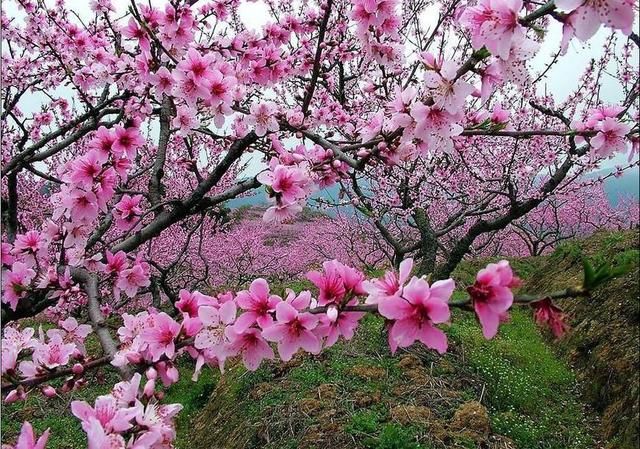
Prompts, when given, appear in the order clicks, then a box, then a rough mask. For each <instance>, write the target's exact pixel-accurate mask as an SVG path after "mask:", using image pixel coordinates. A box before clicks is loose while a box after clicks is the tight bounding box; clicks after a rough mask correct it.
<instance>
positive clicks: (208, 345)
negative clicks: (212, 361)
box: [193, 301, 236, 360]
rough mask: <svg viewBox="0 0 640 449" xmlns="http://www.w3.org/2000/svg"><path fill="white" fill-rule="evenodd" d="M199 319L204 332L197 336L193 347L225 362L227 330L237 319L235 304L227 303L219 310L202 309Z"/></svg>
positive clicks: (211, 308)
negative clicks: (206, 351)
mask: <svg viewBox="0 0 640 449" xmlns="http://www.w3.org/2000/svg"><path fill="white" fill-rule="evenodd" d="M198 318H200V321H201V322H202V330H200V331H199V332H198V334H197V335H196V338H195V340H194V344H193V346H194V347H195V348H196V349H205V350H208V351H209V355H212V356H214V357H216V358H217V359H219V360H224V359H225V358H226V356H227V351H226V347H225V346H224V344H225V343H226V341H225V339H224V337H225V329H226V328H227V327H228V326H230V325H231V324H233V322H234V321H235V319H236V304H235V302H233V301H229V302H226V303H224V304H222V305H221V306H220V308H219V309H218V308H216V307H212V306H203V307H200V309H199V310H198Z"/></svg>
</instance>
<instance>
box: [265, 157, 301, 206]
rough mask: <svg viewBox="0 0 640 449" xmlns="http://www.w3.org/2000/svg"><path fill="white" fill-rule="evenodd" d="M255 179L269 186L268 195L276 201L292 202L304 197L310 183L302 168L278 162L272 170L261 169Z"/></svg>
mask: <svg viewBox="0 0 640 449" xmlns="http://www.w3.org/2000/svg"><path fill="white" fill-rule="evenodd" d="M257 179H258V181H260V183H261V184H263V185H266V186H269V187H270V191H269V194H270V197H273V198H274V199H275V200H276V202H277V203H292V202H294V201H297V200H299V199H301V198H304V197H305V196H306V194H307V191H308V188H309V184H310V183H311V180H310V179H309V175H308V174H307V173H306V172H305V171H304V170H303V169H301V168H298V167H291V166H287V165H280V164H278V165H276V167H275V168H274V169H272V170H267V171H263V172H262V173H260V174H259V175H258V176H257Z"/></svg>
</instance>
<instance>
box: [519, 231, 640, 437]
mask: <svg viewBox="0 0 640 449" xmlns="http://www.w3.org/2000/svg"><path fill="white" fill-rule="evenodd" d="M584 256H586V257H588V258H590V259H591V260H593V261H594V262H595V263H596V264H597V263H598V262H600V261H607V262H609V263H613V264H614V265H615V264H619V263H629V264H630V267H631V270H630V271H629V272H628V273H627V274H626V275H623V276H620V277H619V278H617V279H615V280H613V281H611V282H610V283H608V284H606V285H604V286H601V287H599V288H597V289H596V290H595V291H594V293H593V295H592V296H591V298H586V299H584V300H581V301H572V300H565V301H563V302H561V303H560V305H561V306H562V307H563V308H564V309H565V311H567V313H569V315H570V316H571V318H572V325H573V326H574V332H572V333H570V334H569V335H568V338H566V339H564V340H563V341H562V342H561V343H560V344H559V345H557V348H558V349H559V352H560V353H561V354H562V355H563V356H566V357H568V359H569V360H570V361H571V363H572V365H573V366H574V368H575V370H576V373H577V375H578V379H579V380H580V381H581V383H582V384H583V386H584V388H583V391H584V398H585V399H586V400H587V401H588V402H589V403H591V404H592V405H593V406H594V407H595V408H596V409H597V410H598V412H599V413H600V414H601V415H602V425H601V426H600V429H599V430H600V432H601V433H602V434H603V435H604V436H605V438H607V439H608V440H610V442H609V443H610V444H609V446H608V447H611V448H616V449H635V448H637V447H640V423H639V422H638V413H640V401H639V397H640V378H639V377H638V371H639V370H640V358H639V357H638V348H639V347H640V298H639V286H638V284H639V279H640V271H639V265H640V264H639V262H640V260H639V256H640V253H639V251H638V232H637V231H627V232H600V233H597V234H595V235H594V236H592V237H590V238H588V239H586V240H584V241H571V242H568V243H567V244H565V245H563V246H561V247H559V248H558V249H557V250H556V251H555V253H554V254H553V255H552V256H550V257H549V258H547V261H546V263H545V264H543V265H542V266H541V267H540V268H539V270H537V271H536V273H535V274H534V276H532V277H531V278H530V279H529V280H528V282H527V285H526V287H527V289H528V290H530V291H534V292H535V291H544V290H546V289H549V288H552V289H553V288H559V287H561V286H563V285H567V283H575V284H578V283H579V282H580V280H581V277H582V266H581V259H582V257H584Z"/></svg>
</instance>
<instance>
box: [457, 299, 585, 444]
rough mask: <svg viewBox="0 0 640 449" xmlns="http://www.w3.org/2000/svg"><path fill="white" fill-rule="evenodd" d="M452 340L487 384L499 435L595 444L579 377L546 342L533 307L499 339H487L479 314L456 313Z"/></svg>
mask: <svg viewBox="0 0 640 449" xmlns="http://www.w3.org/2000/svg"><path fill="white" fill-rule="evenodd" d="M452 321H453V323H454V324H453V325H452V326H451V328H450V330H449V335H450V336H451V338H452V339H453V340H454V341H456V342H457V343H458V344H460V345H461V346H462V347H463V348H464V353H465V359H466V361H467V363H468V368H470V369H472V370H474V371H475V372H477V374H478V375H479V376H480V377H481V378H482V380H483V382H486V392H485V395H486V400H487V402H488V404H489V409H490V412H491V423H492V428H493V430H494V431H495V432H496V433H499V434H502V435H505V436H508V437H510V438H511V439H513V440H514V441H515V442H516V443H517V446H518V448H522V449H528V448H531V449H534V448H542V447H544V448H557V449H571V448H575V449H578V448H585V449H586V448H590V447H593V441H592V439H591V437H590V436H589V433H588V425H586V424H587V422H586V417H585V415H584V413H583V411H582V407H581V406H580V403H579V402H578V401H577V400H576V392H575V391H574V389H575V378H574V375H573V373H572V372H571V371H570V369H569V368H568V367H567V365H566V363H564V362H563V361H561V360H560V359H558V358H557V357H556V356H555V355H554V354H553V352H552V351H551V349H550V348H549V346H548V345H547V344H546V343H545V342H544V340H543V338H542V336H541V335H540V332H539V330H538V329H537V328H536V325H535V324H534V323H533V322H532V320H531V318H530V312H529V311H527V310H522V309H519V310H514V311H513V312H512V314H511V322H510V323H508V324H506V325H503V326H502V327H501V329H500V333H499V335H498V337H496V338H495V339H494V340H491V341H487V340H485V339H484V338H483V336H482V333H481V331H480V329H479V327H478V325H477V324H476V323H475V320H474V319H473V317H470V316H464V317H462V316H457V317H454V319H453V320H452Z"/></svg>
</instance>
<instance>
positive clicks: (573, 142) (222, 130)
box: [0, 0, 639, 449]
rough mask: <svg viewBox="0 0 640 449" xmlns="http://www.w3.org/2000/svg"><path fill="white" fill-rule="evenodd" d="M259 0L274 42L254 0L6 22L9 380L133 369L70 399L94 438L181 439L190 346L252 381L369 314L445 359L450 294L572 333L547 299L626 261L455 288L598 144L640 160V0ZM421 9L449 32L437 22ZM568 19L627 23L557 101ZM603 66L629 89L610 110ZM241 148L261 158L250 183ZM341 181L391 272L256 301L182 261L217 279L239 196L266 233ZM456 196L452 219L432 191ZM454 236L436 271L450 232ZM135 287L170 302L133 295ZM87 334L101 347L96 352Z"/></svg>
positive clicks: (64, 388)
mask: <svg viewBox="0 0 640 449" xmlns="http://www.w3.org/2000/svg"><path fill="white" fill-rule="evenodd" d="M267 3H268V6H269V8H268V10H269V13H268V14H269V17H268V18H267V19H266V21H265V22H266V23H265V24H264V25H263V26H262V27H260V28H259V29H258V30H256V31H252V30H250V29H248V28H247V27H246V26H245V25H244V24H243V22H242V21H241V20H240V16H239V8H240V7H241V6H242V2H239V1H237V0H216V1H198V0H171V1H165V2H158V4H155V2H150V3H148V2H140V3H136V2H135V1H131V2H130V3H127V2H124V1H118V2H111V1H110V0H94V1H92V2H91V5H92V14H91V15H90V17H89V18H81V17H80V16H79V15H77V14H76V13H75V12H74V11H73V9H72V8H71V7H69V8H67V7H65V4H64V1H57V2H46V1H44V0H38V1H35V0H17V1H16V2H13V3H12V5H13V9H12V10H11V11H13V12H12V13H9V12H8V11H9V10H3V12H2V16H1V24H2V39H3V53H2V105H3V108H2V113H1V117H0V119H1V124H2V125H1V126H2V209H3V210H2V213H3V215H2V219H3V231H2V237H3V240H2V278H3V287H2V288H3V295H2V326H3V338H2V393H3V397H4V401H5V402H13V401H18V400H22V399H24V398H25V397H26V396H27V395H33V394H43V395H45V396H47V397H49V396H54V395H57V394H64V393H65V392H68V391H71V390H73V389H77V388H81V387H82V386H83V384H84V383H85V382H86V381H85V380H84V375H85V373H87V372H89V371H91V370H93V369H95V368H97V367H103V366H112V367H113V368H114V369H117V370H118V372H119V373H120V375H121V376H122V378H123V380H122V382H119V383H118V384H116V385H114V387H113V390H112V392H111V394H108V395H104V396H100V397H98V398H97V399H96V400H95V403H94V404H93V405H91V404H88V403H85V402H82V401H74V402H72V403H71V412H72V413H73V414H74V415H75V416H76V417H77V418H78V419H79V420H81V422H82V426H83V429H84V430H85V431H86V432H87V435H88V447H90V448H101V449H102V448H107V447H108V448H114V447H123V448H124V447H128V448H161V447H171V444H172V441H173V439H174V437H175V428H174V425H173V418H174V417H175V415H176V414H177V413H178V412H179V410H180V408H181V406H180V405H179V404H162V403H161V401H160V398H161V396H162V395H161V394H160V391H159V390H160V388H161V384H162V385H164V386H168V385H171V384H172V383H174V382H175V381H176V380H177V377H178V371H177V369H176V367H175V361H176V358H177V357H178V356H185V357H189V358H191V359H193V360H194V362H195V369H194V379H197V376H198V373H199V372H200V371H201V369H202V368H203V366H204V365H210V366H215V367H220V368H222V367H223V366H224V363H225V361H226V360H228V359H231V358H238V359H240V360H242V362H243V363H244V365H245V366H246V367H247V369H250V370H253V369H256V368H257V367H258V366H259V365H260V364H261V362H262V361H263V360H265V359H273V358H275V357H276V354H277V356H278V357H279V358H280V359H282V360H289V359H290V358H291V357H292V356H293V355H294V354H295V353H296V352H298V351H304V352H309V353H312V354H316V353H318V352H320V351H321V350H322V349H323V348H326V347H328V346H331V345H333V344H334V343H335V342H336V341H337V340H338V339H339V338H344V339H350V338H351V337H352V336H353V334H354V332H355V330H356V328H357V325H358V322H359V320H360V319H361V318H362V316H363V314H365V313H378V314H379V315H381V316H382V317H384V319H385V320H386V322H387V324H388V335H389V345H390V348H391V350H392V351H395V350H396V349H397V348H398V347H407V346H409V345H411V344H413V343H414V342H416V341H419V342H420V343H422V344H424V345H426V346H427V347H429V348H431V349H433V350H435V351H438V352H440V353H442V352H444V351H446V349H447V337H446V334H445V333H444V332H443V330H442V328H443V326H444V325H445V324H446V323H447V322H448V321H449V319H450V309H451V308H452V307H459V308H465V309H470V310H471V311H473V312H475V313H476V315H477V317H478V319H479V322H480V325H481V326H482V329H483V332H484V335H485V336H486V337H487V338H492V337H493V336H494V335H496V333H497V332H498V328H499V324H500V321H501V320H502V319H503V318H504V317H505V316H506V314H507V313H508V310H509V308H510V307H511V306H512V305H513V304H514V303H524V304H533V305H534V307H535V308H536V317H537V318H538V320H539V321H544V322H547V323H549V324H551V325H552V328H553V329H556V330H557V329H559V330H563V329H564V327H563V322H562V318H563V317H562V313H561V312H560V311H559V309H558V308H557V307H556V306H554V305H553V303H552V302H551V301H552V299H556V298H565V297H577V296H584V295H587V294H588V292H589V289H590V288H592V287H593V286H594V285H595V284H596V283H597V282H600V281H602V280H603V279H606V278H607V277H608V276H610V275H611V273H608V272H606V270H596V271H595V272H594V271H593V270H589V275H588V276H587V277H586V279H585V285H583V286H581V287H573V288H569V289H566V290H563V291H559V292H551V293H549V294H548V295H544V296H540V297H530V296H526V295H514V294H513V292H512V288H514V287H515V286H517V285H518V283H519V280H518V278H517V276H516V275H515V274H514V273H513V272H512V270H511V268H510V267H509V265H508V263H506V262H500V263H498V264H490V265H489V266H487V267H486V268H485V269H483V270H481V271H480V272H479V273H478V276H477V280H476V283H475V284H474V285H473V286H471V287H469V288H468V297H467V298H466V299H461V300H456V301H453V300H451V295H452V293H453V290H454V287H455V286H454V282H453V281H452V280H451V279H448V277H449V274H450V273H451V271H452V269H453V267H455V265H456V264H457V263H458V262H459V261H460V259H461V258H462V257H463V256H464V254H465V253H466V252H467V251H468V250H469V248H470V247H471V245H472V243H473V241H474V240H475V238H477V237H478V236H479V235H482V234H484V233H486V232H488V231H495V230H498V229H502V228H504V227H505V226H506V225H507V224H509V223H511V222H512V221H513V220H515V219H518V218H521V217H523V216H524V215H526V213H528V212H530V211H531V210H533V209H535V208H536V207H537V206H538V205H539V204H540V203H542V202H543V201H544V199H545V198H546V197H548V196H549V195H551V194H552V193H554V192H555V191H557V190H559V189H562V188H564V187H565V186H567V185H569V184H571V182H572V180H574V179H576V177H577V176H579V174H580V173H582V172H584V171H587V170H589V169H590V168H593V167H594V166H595V165H596V163H597V161H598V160H600V159H601V158H603V157H608V156H610V155H612V154H615V153H620V152H627V151H628V148H629V147H632V148H634V149H635V150H637V145H638V128H637V125H634V124H633V123H632V119H633V118H634V117H635V116H636V114H637V108H635V107H634V102H635V101H636V99H637V97H638V81H637V73H636V72H637V70H635V67H634V66H633V64H634V62H633V60H634V59H633V53H634V48H635V47H634V45H638V43H639V40H638V36H637V35H635V34H633V33H632V32H631V31H632V26H633V17H634V15H635V12H636V10H637V5H636V4H635V2H633V1H630V0H604V1H601V2H596V3H594V2H590V1H586V2H583V1H581V0H577V1H569V0H556V2H555V3H554V1H550V2H548V3H545V4H538V3H535V2H522V1H517V0H509V1H504V2H494V1H489V0H480V1H478V2H470V3H469V4H463V3H461V2H460V1H458V0H453V1H445V2H440V3H438V4H435V3H433V4H432V3H430V2H417V1H412V0H407V1H406V2H403V3H401V2H399V1H397V0H352V1H351V0H326V1H322V2H320V3H316V2H300V3H296V2H283V3H279V2H267ZM426 16H431V17H436V16H437V21H436V22H435V24H433V25H432V26H429V27H427V26H426V25H425V22H424V20H421V19H420V18H421V17H426ZM556 22H559V23H561V24H562V27H563V38H562V41H561V42H554V43H553V45H554V46H555V47H554V48H556V49H557V53H558V54H557V57H556V58H554V60H553V62H552V63H553V64H562V63H563V61H564V59H563V56H562V54H563V53H564V51H565V50H566V48H567V45H569V44H570V42H575V41H576V40H577V41H583V42H584V41H586V40H588V39H589V38H590V37H591V36H593V34H594V33H595V32H596V31H597V30H598V29H599V28H606V29H609V30H611V32H612V35H611V38H610V39H609V40H608V41H607V45H606V46H605V48H604V50H603V52H602V56H601V58H602V59H601V61H600V62H597V63H594V65H593V68H592V70H590V71H588V72H587V73H586V74H585V75H584V77H583V79H582V81H581V84H580V86H578V88H577V89H576V92H575V93H573V94H572V95H571V96H570V97H569V99H568V100H567V101H566V102H564V103H562V104H555V103H554V101H553V99H552V98H551V97H549V96H543V97H540V96H539V93H538V91H537V89H536V86H537V85H538V81H540V80H541V79H542V78H543V77H544V73H541V74H537V75H535V78H534V75H533V74H530V73H529V70H528V68H527V60H528V59H530V58H531V56H532V55H533V54H534V53H535V51H536V49H537V48H538V46H539V42H540V40H541V39H542V36H543V35H544V32H545V29H547V27H549V26H551V25H550V24H551V23H556ZM627 36H628V37H627ZM610 62H612V63H613V62H615V63H616V64H617V66H618V67H619V70H618V76H616V79H617V80H618V84H619V88H620V90H621V92H622V96H621V100H620V102H619V104H616V105H603V104H600V101H599V97H598V87H599V85H600V83H601V77H602V73H603V72H604V71H605V69H606V68H607V67H608V66H607V64H609V63H610ZM34 105H35V106H34ZM488 111H490V112H488ZM249 159H251V160H258V159H262V160H263V161H264V163H265V169H264V170H262V171H261V172H260V173H258V174H257V175H255V176H248V177H247V176H245V175H244V174H243V173H246V171H245V168H246V164H247V161H248V160H249ZM540 172H545V173H546V179H545V181H544V182H543V183H542V184H541V185H539V186H536V187H534V180H535V179H536V178H535V176H536V174H538V173H540ZM363 178H366V179H367V181H366V185H365V186H363V185H362V179H363ZM336 183H340V184H341V185H342V188H343V191H344V193H345V194H346V195H351V196H352V197H353V202H354V203H355V204H356V205H357V206H358V207H361V208H362V210H364V211H366V213H367V214H368V215H369V216H371V217H372V219H373V223H374V225H375V226H376V228H378V230H379V231H380V232H382V233H383V234H384V235H385V238H387V235H388V237H389V238H388V239H387V240H388V242H389V244H390V245H391V247H392V248H393V249H394V252H395V258H396V262H397V263H396V264H397V265H398V267H399V271H398V272H395V271H389V272H387V273H386V274H385V275H384V276H383V277H381V278H379V279H366V277H365V276H364V274H363V273H361V272H360V271H358V270H357V269H354V268H352V267H349V266H347V265H344V264H343V263H341V262H338V261H336V260H333V261H327V262H325V263H324V264H323V269H322V271H313V272H310V273H308V275H307V276H308V278H309V280H311V281H312V282H313V284H315V286H316V287H317V290H318V292H317V295H316V294H315V293H314V294H312V293H311V292H310V291H302V292H294V291H291V290H289V291H287V292H286V294H285V295H282V296H279V295H276V294H274V292H272V291H271V288H270V286H269V284H268V283H267V282H266V281H265V280H264V279H260V278H258V279H254V280H252V282H250V285H249V286H248V287H247V289H246V290H242V291H240V292H222V293H219V294H217V295H208V294H205V293H202V292H200V291H197V290H194V289H195V288H196V287H195V285H198V281H199V279H198V278H197V276H193V275H191V274H190V273H189V267H191V266H193V265H195V264H199V263H202V264H203V266H204V267H205V270H206V267H207V266H208V265H207V262H206V258H204V257H203V255H204V254H205V253H206V252H204V251H203V250H202V247H203V245H204V242H205V241H206V239H205V238H204V237H203V236H204V235H205V234H207V233H210V232H212V230H215V229H216V227H217V226H218V225H219V224H220V223H221V222H223V221H224V220H225V214H226V206H225V204H226V203H227V202H228V201H229V200H231V199H234V198H237V197H239V196H242V195H244V194H247V192H250V191H252V190H255V189H264V191H266V195H267V197H268V199H269V201H270V207H269V208H268V209H267V210H266V212H265V214H264V219H265V221H266V222H267V223H266V224H265V225H264V226H269V222H278V221H284V220H287V219H289V218H291V217H292V216H294V215H295V214H297V213H299V212H300V211H301V210H302V209H303V205H304V203H305V201H306V200H307V199H308V198H309V196H310V195H311V194H312V192H313V191H314V190H316V189H319V188H324V187H328V186H331V185H334V184H336ZM371 192H375V195H372V194H371ZM395 192H399V194H398V195H395ZM444 194H446V195H445V196H444V198H446V199H449V200H450V201H449V202H444V203H443V202H442V201H440V203H439V204H441V206H439V207H438V209H437V210H436V209H434V208H433V207H430V201H427V202H426V203H425V201H423V199H424V198H427V199H429V195H437V196H440V198H442V197H443V195H444ZM412 204H414V205H417V206H418V207H414V206H413V205H412ZM434 204H435V203H434ZM380 207H382V209H383V210H382V212H381V211H380V210H376V209H379V208H380ZM389 211H390V212H393V213H394V214H396V212H397V214H396V215H394V219H393V220H394V221H395V220H404V219H407V218H408V219H410V220H414V222H415V224H416V229H417V230H418V232H419V234H420V239H419V243H418V244H417V245H418V246H417V247H416V248H414V247H413V246H412V247H411V248H412V249H413V250H414V252H416V256H419V257H420V260H421V263H420V265H421V266H420V267H419V269H418V272H419V273H432V276H431V279H430V280H429V281H428V280H427V279H426V278H423V277H417V276H413V277H412V276H411V271H412V260H411V259H409V258H405V256H406V255H408V254H410V253H411V251H407V250H406V248H405V247H404V243H402V242H398V241H397V238H394V237H393V235H392V234H391V232H389V230H388V229H387V225H388V223H389V221H387V220H386V219H384V218H383V217H382V214H384V213H388V212H389ZM468 217H475V218H474V219H473V220H467V218H468ZM434 226H437V228H434ZM461 226H462V227H461ZM460 227H461V228H460ZM457 228H460V229H464V232H462V233H461V234H460V236H459V237H456V238H455V239H454V240H453V241H452V246H451V247H450V248H449V249H447V254H448V256H447V257H446V258H444V259H443V260H444V261H443V262H442V263H441V264H440V266H438V267H436V266H435V261H436V255H437V248H439V247H440V246H439V245H438V244H436V245H434V243H433V242H434V241H436V243H437V239H435V240H434V236H435V237H438V236H439V234H442V235H444V234H446V233H447V232H448V230H453V229H457ZM433 229H437V230H435V231H434V230H433ZM425 242H426V243H425ZM412 245H414V246H415V244H414V243H412ZM221 250H222V251H224V248H222V249H221ZM418 251H419V254H418V253H417V252H418ZM196 257H197V258H199V259H201V262H197V261H196V260H195V259H196ZM286 258H287V256H286V255H285V256H283V257H282V259H283V260H281V261H279V263H282V264H286V263H288V261H287V260H286ZM425 261H426V262H425ZM425 263H427V265H426V266H425ZM176 266H183V267H184V268H183V269H181V270H177V271H176V270H173V268H174V267H176ZM172 270H173V271H172ZM175 273H178V274H179V275H175ZM209 293H211V292H209ZM143 294H151V295H152V296H153V298H154V304H155V307H149V306H148V304H147V305H146V306H145V307H144V310H142V311H140V310H139V309H136V304H135V302H132V299H136V298H138V297H139V296H141V295H143ZM51 310H55V311H56V313H57V314H59V316H60V317H61V319H60V320H59V321H58V322H57V327H54V328H53V329H49V330H48V331H47V332H46V333H45V332H38V333H37V334H36V332H35V329H33V328H31V327H21V326H20V320H21V319H24V318H28V317H34V316H36V315H38V314H39V313H42V312H51ZM71 311H73V315H74V316H71ZM109 314H111V315H113V316H112V318H111V320H110V321H109V322H108V321H107V315H109ZM114 319H115V320H116V323H117V327H118V329H117V331H115V332H114V331H113V329H112V328H111V325H110V324H112V323H113V320H114ZM90 333H95V335H96V337H97V339H98V340H99V342H100V345H101V347H102V352H101V353H99V354H89V353H87V351H86V349H85V347H84V344H83V342H84V341H85V339H86V337H87V336H88V335H89V334H90ZM54 382H61V384H55V385H57V386H56V387H54V386H53V383H54ZM47 436H48V433H45V434H43V435H41V436H39V437H36V435H34V432H33V429H32V428H31V426H30V425H29V424H28V423H25V425H24V426H23V430H22V433H21V435H20V438H19V440H18V442H17V445H16V447H18V448H20V449H22V448H30V449H31V448H42V447H44V445H45V444H46V440H47Z"/></svg>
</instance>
